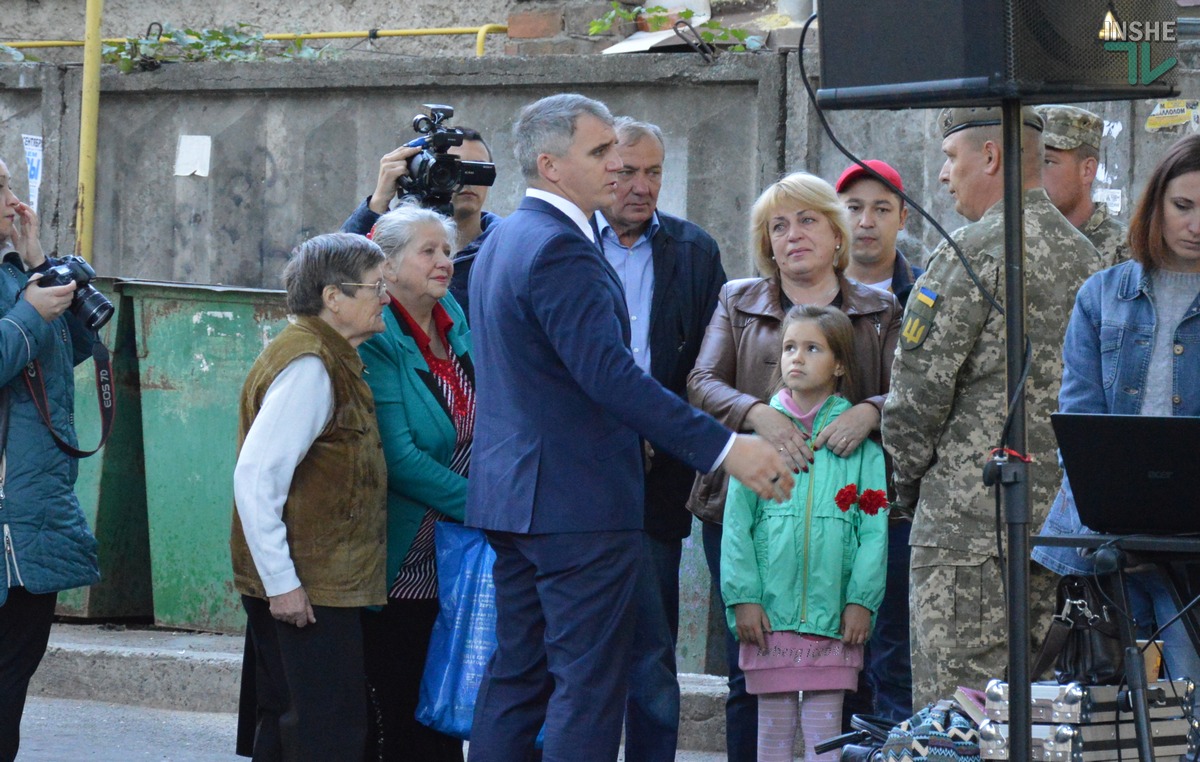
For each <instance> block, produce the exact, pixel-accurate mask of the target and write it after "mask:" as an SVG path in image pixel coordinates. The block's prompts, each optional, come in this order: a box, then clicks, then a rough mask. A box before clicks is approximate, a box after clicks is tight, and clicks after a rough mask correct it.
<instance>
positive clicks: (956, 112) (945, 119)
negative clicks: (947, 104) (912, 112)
mask: <svg viewBox="0 0 1200 762" xmlns="http://www.w3.org/2000/svg"><path fill="white" fill-rule="evenodd" d="M1000 114H1001V109H1000V107H999V106H961V107H959V108H947V109H942V113H941V114H939V115H938V125H939V126H940V127H941V128H942V137H943V138H948V137H950V136H951V135H953V134H954V133H956V132H958V131H959V130H965V129H967V128H968V127H989V126H992V125H999V124H1000ZM1021 121H1022V122H1024V123H1025V126H1026V127H1032V128H1033V129H1035V130H1037V131H1038V132H1041V131H1042V127H1043V126H1044V125H1043V123H1042V118H1041V117H1040V116H1038V115H1037V112H1036V111H1034V110H1033V107H1032V106H1023V107H1022V108H1021Z"/></svg>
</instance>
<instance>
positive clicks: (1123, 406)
mask: <svg viewBox="0 0 1200 762" xmlns="http://www.w3.org/2000/svg"><path fill="white" fill-rule="evenodd" d="M1154 320H1155V314H1154V294H1153V293H1152V292H1151V284H1150V276H1149V273H1147V272H1146V271H1145V270H1144V269H1143V268H1142V266H1141V265H1140V264H1138V263H1137V262H1133V261H1128V262H1123V263H1122V264H1119V265H1117V266H1115V267H1110V268H1109V269H1107V270H1103V271H1101V272H1099V273H1096V274H1095V275H1093V276H1092V277H1091V278H1089V279H1088V280H1087V282H1086V283H1084V284H1083V287H1082V288H1080V289H1079V294H1078V295H1077V296H1076V298H1075V311H1074V312H1073V313H1072V314H1071V321H1070V323H1069V324H1068V326H1067V337H1066V341H1065V342H1064V344H1063V382H1062V389H1061V391H1060V392H1059V395H1058V409H1059V410H1060V411H1062V412H1064V413H1108V414H1113V415H1137V414H1138V413H1139V412H1140V411H1141V406H1142V397H1141V392H1142V387H1143V385H1144V384H1145V382H1146V374H1147V372H1148V370H1149V368H1150V351H1151V349H1152V348H1153V345H1154V328H1155V326H1154ZM1174 346H1175V352H1174V355H1173V358H1172V362H1173V366H1174V367H1173V369H1172V376H1173V384H1172V385H1173V390H1172V402H1173V403H1174V404H1173V414H1174V415H1180V416H1200V294H1197V295H1196V298H1195V299H1194V300H1192V304H1191V306H1190V307H1188V309H1187V312H1185V313H1184V315H1183V318H1182V319H1181V320H1180V322H1179V326H1178V328H1176V330H1175V338H1174ZM1088 532H1090V530H1089V529H1088V528H1087V527H1085V526H1083V525H1082V524H1081V523H1080V521H1079V514H1078V513H1077V512H1076V510H1075V499H1074V496H1073V495H1072V493H1071V485H1070V483H1069V482H1068V481H1067V479H1066V477H1065V476H1064V477H1063V483H1062V487H1061V488H1060V489H1059V491H1058V496H1057V497H1055V499H1054V504H1053V505H1052V506H1051V508H1050V515H1049V516H1048V517H1047V519H1046V523H1045V525H1044V526H1043V527H1042V532H1041V533H1042V534H1085V533H1088ZM1033 560H1035V561H1037V562H1038V563H1040V564H1042V565H1043V566H1045V567H1046V568H1048V569H1050V570H1051V571H1054V572H1056V573H1058V574H1090V573H1091V571H1092V560H1091V558H1089V557H1088V556H1086V555H1082V554H1081V552H1080V550H1078V549H1076V548H1048V547H1037V548H1035V549H1034V551H1033Z"/></svg>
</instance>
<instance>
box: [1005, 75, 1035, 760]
mask: <svg viewBox="0 0 1200 762" xmlns="http://www.w3.org/2000/svg"><path fill="white" fill-rule="evenodd" d="M1001 108H1002V120H1003V122H1002V130H1003V133H1004V293H1005V307H1004V309H1005V320H1004V327H1005V331H1006V338H1005V357H1006V361H1007V368H1008V398H1009V399H1014V398H1015V399H1016V403H1015V404H1014V405H1013V410H1012V418H1013V420H1012V424H1011V426H1010V428H1009V445H1008V446H1009V447H1011V448H1012V449H1014V450H1016V451H1017V452H1019V453H1021V454H1024V453H1025V452H1026V446H1025V394H1024V391H1022V390H1020V389H1018V388H1017V386H1018V383H1019V381H1020V378H1021V370H1022V366H1023V365H1024V362H1025V273H1024V258H1025V257H1024V253H1025V230H1024V225H1023V222H1022V192H1023V190H1024V182H1023V180H1022V177H1021V130H1022V125H1021V102H1020V101H1019V100H1016V99H1005V100H1004V101H1003V102H1002V103H1001ZM1000 488H1001V490H1002V491H1003V499H1004V508H1005V521H1006V523H1007V528H1008V565H1007V568H1008V580H1007V582H1008V691H1009V694H1008V695H1009V704H1008V706H1009V737H1008V748H1009V757H1008V758H1009V759H1014V760H1026V759H1033V757H1032V756H1031V754H1030V749H1031V747H1032V743H1033V741H1032V729H1031V723H1032V718H1031V698H1030V687H1029V521H1030V510H1029V504H1030V497H1029V478H1028V467H1027V465H1026V464H1025V463H1024V462H1022V461H1020V460H1011V461H1010V462H1009V463H1008V464H1006V466H1005V468H1004V470H1003V477H1002V480H1001V487H1000Z"/></svg>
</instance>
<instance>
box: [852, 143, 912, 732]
mask: <svg viewBox="0 0 1200 762" xmlns="http://www.w3.org/2000/svg"><path fill="white" fill-rule="evenodd" d="M863 163H864V164H866V165H867V166H869V167H871V169H874V170H875V171H876V172H878V173H879V174H880V175H881V176H882V177H884V178H886V179H887V181H888V182H890V183H891V184H892V185H894V186H896V188H897V189H899V190H904V181H903V180H901V179H900V173H899V172H897V171H896V170H895V169H894V168H893V167H892V166H891V165H890V164H888V163H887V162H883V161H879V160H878V159H872V160H869V161H866V162H863ZM834 188H835V190H837V192H838V197H839V198H840V199H841V200H842V203H843V204H845V205H846V208H847V209H848V210H849V211H850V230H851V232H852V235H853V238H852V240H851V241H850V265H849V266H848V267H847V268H846V275H847V277H850V278H853V279H854V280H857V281H858V282H860V283H863V284H865V285H868V286H871V287H873V288H878V289H880V290H882V291H891V292H892V293H893V294H895V295H896V300H897V301H898V302H900V306H901V307H903V306H904V304H905V302H907V301H908V295H909V293H910V292H911V291H912V287H913V282H914V281H916V279H917V276H918V275H920V274H921V273H923V272H924V270H922V269H921V268H919V267H915V266H913V265H910V264H909V263H908V260H907V259H905V258H904V255H903V254H901V253H900V251H899V250H898V249H897V248H896V237H897V236H898V235H899V233H900V230H901V228H903V227H904V221H905V220H906V219H907V218H908V208H907V207H906V206H905V205H904V199H902V198H901V197H900V195H899V194H898V193H896V192H895V191H894V190H892V189H891V188H889V187H888V186H886V185H884V184H883V183H882V182H880V181H879V179H878V178H876V177H873V176H872V175H871V174H870V173H868V172H867V171H866V170H865V169H863V168H862V167H860V166H859V165H857V164H851V165H850V166H848V167H846V169H845V171H844V172H842V176H841V177H839V178H838V181H837V183H836V185H835V186H834ZM911 529H912V520H911V517H908V516H899V515H896V516H893V517H892V518H891V519H890V521H889V523H888V565H887V587H886V589H885V590H884V598H883V605H881V606H880V607H879V612H878V613H877V614H876V618H875V632H874V633H873V634H872V636H871V640H870V641H868V643H867V652H866V654H865V662H866V663H865V665H864V669H863V670H862V672H860V673H859V679H858V691H857V692H854V693H850V694H848V695H847V696H846V704H845V710H844V711H843V714H842V717H843V721H842V724H843V726H846V727H847V729H849V726H848V723H849V718H850V717H851V715H853V714H856V713H857V714H877V715H882V716H884V717H887V718H889V719H892V720H894V721H896V722H899V721H901V720H905V719H908V718H909V717H911V716H912V714H913V706H912V668H911V666H910V661H909V653H908V650H909V639H908V618H909V617H908V536H909V532H910V531H911Z"/></svg>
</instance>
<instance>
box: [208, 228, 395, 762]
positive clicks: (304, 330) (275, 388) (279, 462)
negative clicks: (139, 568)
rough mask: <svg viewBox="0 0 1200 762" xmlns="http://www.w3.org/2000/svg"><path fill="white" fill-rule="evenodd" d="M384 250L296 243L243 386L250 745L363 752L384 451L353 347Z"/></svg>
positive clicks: (241, 491) (361, 336) (261, 752)
mask: <svg viewBox="0 0 1200 762" xmlns="http://www.w3.org/2000/svg"><path fill="white" fill-rule="evenodd" d="M383 261H384V257H383V252H382V251H380V249H379V247H378V246H376V245H375V244H374V243H371V242H370V241H368V240H367V239H366V238H363V237H361V236H357V235H351V234H348V233H334V234H331V235H322V236H317V237H316V238H313V239H311V240H308V241H306V242H304V243H302V244H301V245H300V246H298V247H297V248H296V250H295V251H293V252H292V257H291V259H290V260H289V262H288V264H287V267H286V268H285V269H284V273H283V280H284V284H285V286H286V288H287V302H288V310H289V312H291V313H293V315H294V316H295V317H294V321H293V322H292V323H291V325H289V326H288V327H287V328H285V329H284V330H283V332H282V333H280V334H279V336H278V337H276V338H275V340H274V341H272V342H271V344H270V345H269V346H268V347H267V348H266V349H265V350H263V353H262V354H261V355H259V357H258V360H257V361H255V363H254V367H253V368H251V370H250V375H249V376H248V377H247V378H246V384H245V386H244V387H243V388H242V397H241V404H240V410H239V437H240V439H241V445H240V449H239V453H238V461H237V468H236V469H235V471H234V499H235V503H236V512H235V514H234V519H233V532H232V537H231V540H230V549H231V551H232V556H233V572H234V584H235V585H236V587H237V590H238V592H239V593H241V594H242V603H243V605H244V606H245V608H246V614H247V616H248V620H249V621H248V633H247V634H248V637H249V641H250V644H251V649H248V650H252V657H253V658H254V661H255V664H256V669H255V673H254V677H255V680H254V682H255V688H256V699H255V701H256V704H257V728H256V732H255V738H254V758H255V759H271V760H275V759H285V760H334V759H359V758H361V757H362V754H363V749H364V747H365V744H366V735H367V693H366V683H365V679H364V677H363V670H364V667H363V646H362V627H361V620H360V614H361V609H362V607H364V606H371V605H379V604H382V603H384V602H385V601H386V586H385V581H384V553H385V537H384V526H385V519H386V516H385V512H384V510H385V509H384V506H385V497H386V488H387V467H386V464H385V463H384V458H383V449H382V445H381V443H380V438H379V429H378V426H377V424H376V421H375V407H374V402H373V399H372V396H371V390H370V389H369V388H368V387H367V385H366V383H365V382H364V381H363V378H362V374H363V364H362V361H361V360H360V359H359V356H358V352H357V351H356V347H357V346H358V345H359V344H361V343H362V342H363V341H365V340H366V339H367V338H369V337H371V336H372V335H374V334H376V333H379V332H380V331H382V330H383V306H384V304H386V302H387V299H386V288H385V287H384V285H383V280H382V265H383Z"/></svg>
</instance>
